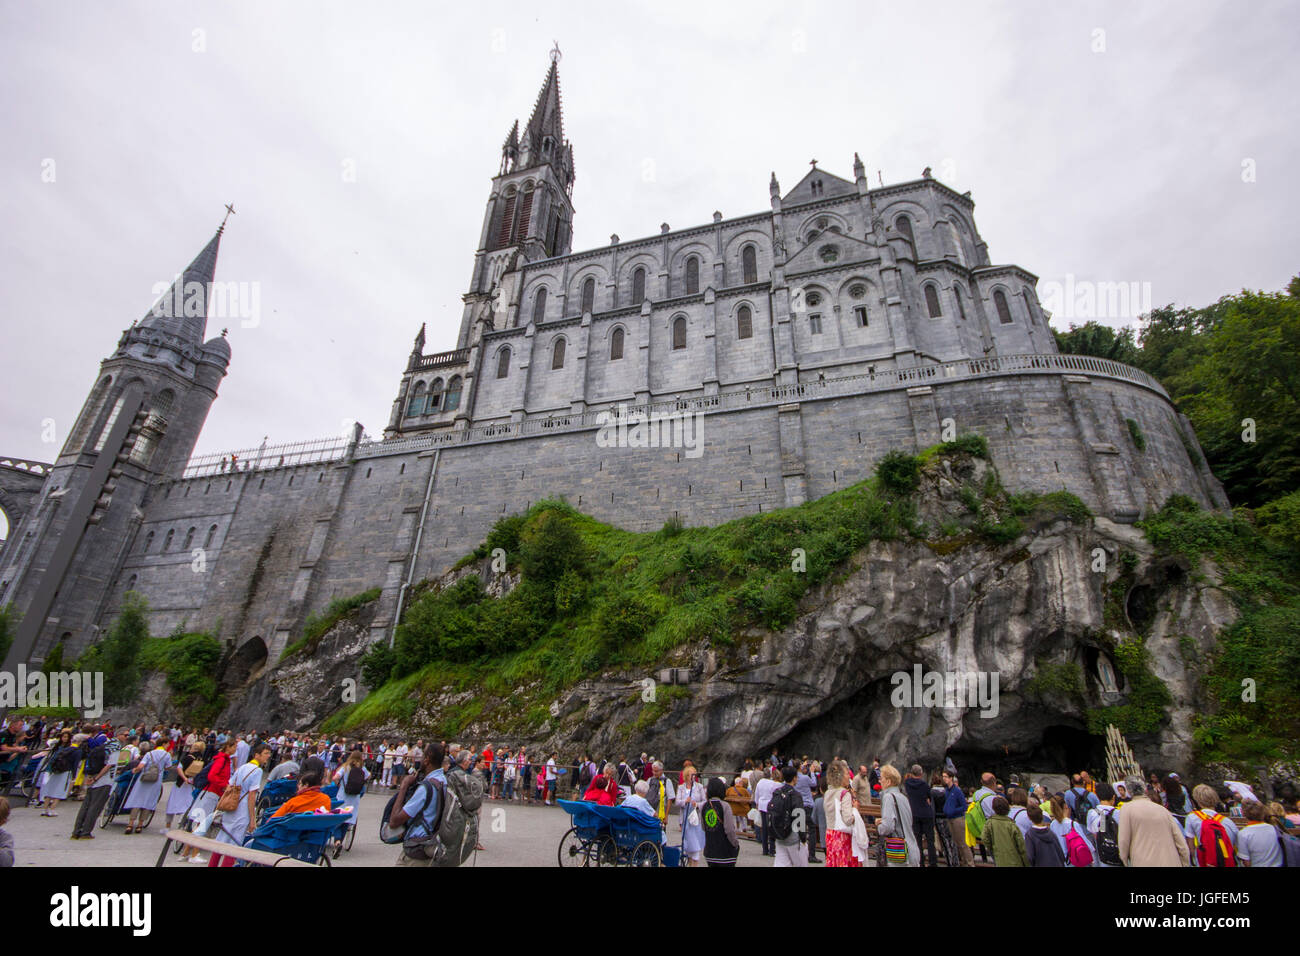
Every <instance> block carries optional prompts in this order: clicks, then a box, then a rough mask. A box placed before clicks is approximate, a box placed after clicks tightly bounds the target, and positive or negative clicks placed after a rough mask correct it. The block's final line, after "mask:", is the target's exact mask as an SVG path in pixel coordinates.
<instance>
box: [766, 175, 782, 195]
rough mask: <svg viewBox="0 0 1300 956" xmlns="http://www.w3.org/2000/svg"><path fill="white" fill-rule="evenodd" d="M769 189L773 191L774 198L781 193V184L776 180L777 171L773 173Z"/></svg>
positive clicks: (768, 185)
mask: <svg viewBox="0 0 1300 956" xmlns="http://www.w3.org/2000/svg"><path fill="white" fill-rule="evenodd" d="M767 191H768V192H769V193H771V195H772V198H773V199H776V198H777V197H778V196H780V195H781V184H780V183H778V182H777V181H776V172H775V171H774V172H773V173H772V181H771V182H770V183H768V184H767Z"/></svg>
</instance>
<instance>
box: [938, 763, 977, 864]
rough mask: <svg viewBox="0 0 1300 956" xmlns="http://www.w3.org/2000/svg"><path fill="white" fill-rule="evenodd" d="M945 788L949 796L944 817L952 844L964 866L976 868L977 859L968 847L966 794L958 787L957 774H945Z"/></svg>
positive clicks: (945, 803)
mask: <svg viewBox="0 0 1300 956" xmlns="http://www.w3.org/2000/svg"><path fill="white" fill-rule="evenodd" d="M943 787H944V790H945V791H947V796H946V797H945V798H944V801H943V816H944V819H945V820H946V821H947V825H948V831H949V832H950V833H951V834H952V842H953V844H954V845H955V846H956V847H957V857H958V859H959V860H960V861H961V865H962V866H974V865H975V857H974V855H973V854H972V853H971V851H970V847H969V846H967V845H966V794H964V793H962V792H961V787H960V786H958V785H957V774H956V773H955V772H953V771H951V770H945V771H944V772H943Z"/></svg>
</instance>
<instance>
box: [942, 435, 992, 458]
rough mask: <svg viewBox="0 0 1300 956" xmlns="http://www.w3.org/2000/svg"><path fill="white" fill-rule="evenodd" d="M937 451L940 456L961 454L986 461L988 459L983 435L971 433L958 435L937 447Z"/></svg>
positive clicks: (987, 448)
mask: <svg viewBox="0 0 1300 956" xmlns="http://www.w3.org/2000/svg"><path fill="white" fill-rule="evenodd" d="M938 451H939V454H941V455H954V454H963V455H971V456H973V457H975V458H983V459H985V460H987V459H988V457H989V443H988V439H986V438H985V437H984V436H983V435H977V434H975V433H973V432H972V433H970V434H966V435H958V436H957V437H956V438H954V439H953V440H952V441H946V442H943V443H942V444H941V445H939V449H938Z"/></svg>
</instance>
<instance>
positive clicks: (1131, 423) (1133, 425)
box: [1124, 418, 1147, 451]
mask: <svg viewBox="0 0 1300 956" xmlns="http://www.w3.org/2000/svg"><path fill="white" fill-rule="evenodd" d="M1124 424H1126V425H1127V426H1128V435H1129V438H1131V439H1133V447H1134V448H1136V449H1137V450H1138V451H1146V450H1147V436H1146V435H1144V434H1143V433H1142V426H1141V425H1139V424H1138V423H1137V419H1136V418H1126V419H1124Z"/></svg>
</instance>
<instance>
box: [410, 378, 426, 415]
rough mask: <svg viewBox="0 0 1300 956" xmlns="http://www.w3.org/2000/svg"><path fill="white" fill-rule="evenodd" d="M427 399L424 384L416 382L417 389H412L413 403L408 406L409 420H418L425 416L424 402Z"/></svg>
mask: <svg viewBox="0 0 1300 956" xmlns="http://www.w3.org/2000/svg"><path fill="white" fill-rule="evenodd" d="M426 397H427V396H426V395H425V394H424V383H423V382H416V383H415V388H413V389H411V401H410V402H409V403H408V404H407V406H406V417H407V418H418V417H419V416H420V415H423V414H424V402H425V399H426Z"/></svg>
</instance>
